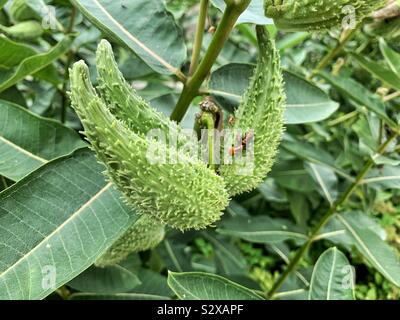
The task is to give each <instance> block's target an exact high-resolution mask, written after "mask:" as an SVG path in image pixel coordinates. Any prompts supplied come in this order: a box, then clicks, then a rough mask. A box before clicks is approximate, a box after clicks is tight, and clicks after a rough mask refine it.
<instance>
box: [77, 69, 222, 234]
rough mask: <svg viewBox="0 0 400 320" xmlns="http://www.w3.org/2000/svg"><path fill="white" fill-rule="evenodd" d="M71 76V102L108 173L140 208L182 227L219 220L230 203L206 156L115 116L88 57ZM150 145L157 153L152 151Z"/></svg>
mask: <svg viewBox="0 0 400 320" xmlns="http://www.w3.org/2000/svg"><path fill="white" fill-rule="evenodd" d="M70 79H71V100H72V105H73V107H74V109H75V110H76V112H77V114H78V116H79V117H80V119H81V121H82V123H83V126H84V128H85V135H86V137H87V139H88V140H89V141H90V143H91V146H92V148H93V150H94V151H95V152H96V154H97V157H98V159H99V160H100V161H101V162H102V163H104V164H105V165H106V167H107V175H108V177H109V178H110V179H111V180H112V181H113V183H114V184H115V186H116V187H117V188H118V189H119V190H120V191H121V192H122V193H123V194H124V196H125V199H126V200H127V201H128V202H129V203H130V204H132V205H133V206H134V207H135V209H136V210H137V211H138V212H139V213H140V214H148V215H150V216H153V217H154V218H155V219H157V220H159V221H160V222H162V223H165V224H168V225H170V226H171V227H173V228H177V229H180V230H186V229H202V228H205V227H207V226H209V225H211V224H212V223H213V222H215V221H217V220H219V218H220V216H221V215H222V211H223V210H224V208H225V207H226V206H227V204H228V194H227V192H226V190H225V185H224V181H223V179H222V178H221V177H219V176H218V175H217V174H216V173H215V172H214V171H212V170H210V169H209V168H208V167H207V165H206V164H205V163H203V162H201V160H196V159H194V158H191V157H189V156H188V155H186V154H185V153H183V152H180V151H179V149H175V148H170V147H168V146H167V145H166V144H165V143H163V142H161V141H158V140H157V139H147V138H146V137H145V136H144V135H143V134H141V133H138V132H135V131H134V130H132V129H130V128H129V127H128V126H127V125H126V123H124V122H123V121H121V120H119V119H118V118H117V117H116V116H114V114H112V112H111V111H110V110H109V108H108V106H107V105H106V103H105V101H104V99H101V98H100V97H99V96H98V94H97V92H96V90H95V89H94V88H93V86H92V84H91V82H90V80H89V79H90V76H89V70H88V67H87V66H86V64H85V63H84V62H83V61H80V62H77V63H75V64H74V66H73V68H72V69H71V71H70ZM113 98H114V97H113V96H110V97H109V98H108V99H112V100H114V99H113ZM147 107H148V108H150V107H149V106H147ZM138 131H140V130H138ZM149 150H156V155H153V156H152V157H149ZM158 156H160V157H161V158H163V157H164V156H165V159H177V161H176V162H175V163H168V162H165V161H163V159H161V161H160V159H158V158H157V157H158Z"/></svg>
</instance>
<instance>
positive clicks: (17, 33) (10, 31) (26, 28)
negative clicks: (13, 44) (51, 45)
mask: <svg viewBox="0 0 400 320" xmlns="http://www.w3.org/2000/svg"><path fill="white" fill-rule="evenodd" d="M0 32H4V33H5V34H6V35H7V36H10V37H12V38H15V39H18V40H31V39H36V38H38V37H40V36H41V35H42V34H43V28H42V25H41V24H40V23H39V22H37V21H34V20H31V21H24V22H20V23H18V24H16V25H14V26H11V27H4V26H0Z"/></svg>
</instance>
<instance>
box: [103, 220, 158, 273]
mask: <svg viewBox="0 0 400 320" xmlns="http://www.w3.org/2000/svg"><path fill="white" fill-rule="evenodd" d="M164 235H165V229H164V225H163V224H162V223H160V222H158V221H156V220H155V219H154V218H152V217H151V216H148V215H142V216H140V217H139V218H138V220H137V221H136V222H135V223H134V224H133V225H132V226H131V227H130V228H129V229H128V230H127V231H126V232H125V233H124V234H123V235H122V236H121V237H120V238H119V239H118V240H117V241H116V242H115V243H113V245H112V246H111V247H110V248H109V249H108V250H107V251H106V252H105V253H104V254H103V255H102V256H100V258H99V259H97V261H96V262H95V265H96V266H98V267H107V266H111V265H115V264H117V263H119V262H121V261H123V260H125V258H126V257H127V256H128V255H129V254H131V253H134V252H140V251H145V250H149V249H153V248H155V247H156V246H157V245H158V244H159V243H160V242H161V241H162V240H163V239H164Z"/></svg>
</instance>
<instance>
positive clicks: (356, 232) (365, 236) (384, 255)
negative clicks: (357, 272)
mask: <svg viewBox="0 0 400 320" xmlns="http://www.w3.org/2000/svg"><path fill="white" fill-rule="evenodd" d="M336 217H337V219H338V220H339V221H340V222H341V223H342V224H343V226H344V227H345V228H346V230H347V231H348V233H349V234H350V235H351V237H352V238H353V241H354V244H355V246H356V247H357V249H358V251H360V253H361V254H362V255H363V256H364V257H365V258H366V259H367V260H368V261H369V262H370V263H371V264H372V265H373V266H374V267H375V268H376V269H377V270H378V271H379V272H380V273H381V274H382V275H383V276H384V277H385V278H386V279H388V280H389V281H390V282H392V283H393V284H395V285H396V286H400V261H399V259H398V257H397V256H396V253H395V252H394V250H393V249H392V248H391V247H390V246H389V245H388V244H387V243H386V242H384V241H383V240H382V239H381V238H380V237H379V236H378V235H376V234H375V233H374V232H372V231H370V230H368V229H364V228H362V227H360V224H359V222H358V221H354V220H353V219H349V217H348V216H347V215H345V214H342V215H337V216H336Z"/></svg>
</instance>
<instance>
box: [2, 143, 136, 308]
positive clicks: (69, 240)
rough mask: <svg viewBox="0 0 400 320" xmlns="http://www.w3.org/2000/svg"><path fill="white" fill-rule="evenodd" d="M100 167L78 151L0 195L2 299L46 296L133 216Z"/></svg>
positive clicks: (89, 155)
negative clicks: (106, 179)
mask: <svg viewBox="0 0 400 320" xmlns="http://www.w3.org/2000/svg"><path fill="white" fill-rule="evenodd" d="M103 170H104V167H103V166H102V165H100V164H98V163H97V161H96V159H95V157H94V155H93V153H92V152H90V151H89V150H87V149H80V150H78V151H76V152H74V153H73V154H71V155H68V156H65V157H62V158H58V159H56V160H53V161H52V162H50V163H48V164H47V165H45V166H43V167H41V168H39V169H38V170H36V171H34V172H33V173H32V174H30V175H28V176H27V177H25V178H23V179H22V180H20V181H19V182H17V183H16V184H14V185H13V186H11V187H10V188H8V189H6V190H5V191H3V192H2V193H0V229H1V230H2V231H1V233H0V243H1V245H0V256H1V262H0V300H3V299H17V300H19V299H24V300H25V299H42V298H44V297H46V296H47V295H49V294H50V293H51V292H53V291H54V290H55V289H56V288H58V287H60V286H61V285H63V284H65V283H67V282H68V281H70V280H71V279H73V278H74V277H76V276H77V275H78V274H80V273H81V272H82V271H84V270H85V269H87V268H88V267H89V266H90V265H91V264H93V262H94V261H95V260H96V259H97V258H98V257H99V256H100V255H101V254H102V253H103V252H104V251H105V250H106V249H107V248H108V247H110V246H111V245H112V243H113V242H114V241H115V240H116V239H118V238H119V237H120V236H121V235H122V234H123V232H125V230H126V229H127V228H128V227H129V226H131V225H132V223H134V222H135V221H136V215H135V214H134V213H133V212H132V211H131V210H130V209H129V208H127V207H126V206H125V205H124V202H123V201H122V200H121V199H120V197H121V195H120V193H119V192H117V191H116V190H115V189H114V188H113V186H112V184H111V183H107V182H106V181H105V179H104V176H103V174H102V171H103Z"/></svg>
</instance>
